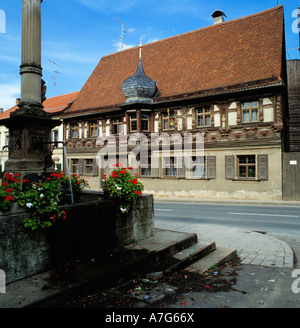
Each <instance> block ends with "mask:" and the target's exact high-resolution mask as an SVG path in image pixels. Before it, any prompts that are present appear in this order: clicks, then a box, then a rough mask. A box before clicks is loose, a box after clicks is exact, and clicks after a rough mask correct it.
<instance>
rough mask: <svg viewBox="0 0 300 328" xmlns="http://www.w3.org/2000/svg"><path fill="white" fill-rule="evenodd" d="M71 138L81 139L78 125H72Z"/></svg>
mask: <svg viewBox="0 0 300 328" xmlns="http://www.w3.org/2000/svg"><path fill="white" fill-rule="evenodd" d="M71 138H79V126H78V123H74V124H71Z"/></svg>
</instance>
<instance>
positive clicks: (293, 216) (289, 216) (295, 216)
mask: <svg viewBox="0 0 300 328" xmlns="http://www.w3.org/2000/svg"><path fill="white" fill-rule="evenodd" d="M228 214H230V215H251V216H278V217H283V218H299V216H298V215H283V214H282V215H279V214H258V213H228Z"/></svg>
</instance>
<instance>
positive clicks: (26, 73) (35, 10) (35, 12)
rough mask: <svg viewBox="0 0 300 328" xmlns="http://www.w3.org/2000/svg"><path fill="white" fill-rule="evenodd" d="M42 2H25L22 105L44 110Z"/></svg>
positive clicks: (30, 0) (23, 12) (33, 0)
mask: <svg viewBox="0 0 300 328" xmlns="http://www.w3.org/2000/svg"><path fill="white" fill-rule="evenodd" d="M41 2H42V0H23V9H22V60H21V66H20V68H21V70H20V74H21V103H20V106H19V107H23V106H29V105H31V106H36V107H40V108H42V102H43V99H42V97H43V96H42V92H43V90H42V79H41V78H42V67H41Z"/></svg>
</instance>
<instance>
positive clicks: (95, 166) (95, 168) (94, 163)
mask: <svg viewBox="0 0 300 328" xmlns="http://www.w3.org/2000/svg"><path fill="white" fill-rule="evenodd" d="M98 175H99V170H98V165H97V160H96V159H95V158H94V159H93V176H94V177H97V176H98Z"/></svg>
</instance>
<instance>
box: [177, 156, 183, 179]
mask: <svg viewBox="0 0 300 328" xmlns="http://www.w3.org/2000/svg"><path fill="white" fill-rule="evenodd" d="M177 161H178V163H179V159H177ZM177 175H178V178H179V179H185V165H184V158H181V167H178V168H177Z"/></svg>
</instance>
